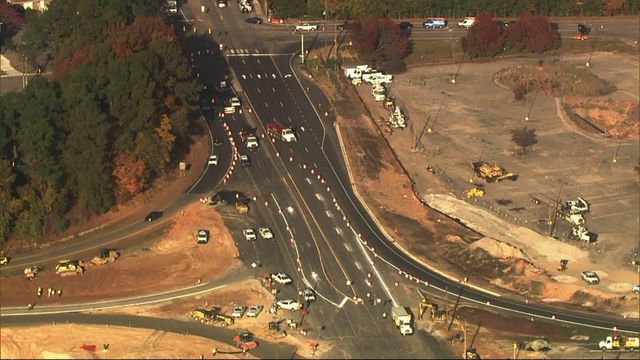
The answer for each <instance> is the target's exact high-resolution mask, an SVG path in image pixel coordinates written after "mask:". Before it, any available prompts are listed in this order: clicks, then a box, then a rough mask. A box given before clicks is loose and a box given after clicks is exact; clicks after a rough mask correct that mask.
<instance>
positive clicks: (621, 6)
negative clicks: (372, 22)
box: [268, 0, 640, 19]
mask: <svg viewBox="0 0 640 360" xmlns="http://www.w3.org/2000/svg"><path fill="white" fill-rule="evenodd" d="M268 4H269V8H270V9H271V10H272V11H273V14H274V16H277V17H284V18H289V17H301V16H302V15H310V16H313V17H316V18H323V16H324V15H323V12H324V11H325V0H269V1H268ZM326 6H327V10H328V11H327V13H328V14H327V16H328V17H329V18H338V19H353V18H357V17H361V16H375V17H390V18H416V17H418V18H420V17H423V18H424V17H433V16H443V17H452V18H460V17H465V16H475V15H476V14H479V13H482V12H487V13H489V14H491V15H492V16H495V17H518V16H519V15H520V14H522V13H523V12H525V11H531V12H533V13H534V14H536V15H542V16H611V15H636V14H638V9H639V7H640V0H582V1H576V0H446V1H445V0H393V1H390V0H326Z"/></svg>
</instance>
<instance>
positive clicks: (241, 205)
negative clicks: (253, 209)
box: [236, 201, 249, 214]
mask: <svg viewBox="0 0 640 360" xmlns="http://www.w3.org/2000/svg"><path fill="white" fill-rule="evenodd" d="M236 210H238V214H246V213H247V212H249V206H248V205H247V204H245V203H243V202H240V201H239V202H237V203H236Z"/></svg>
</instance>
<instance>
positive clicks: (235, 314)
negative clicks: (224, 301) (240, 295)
mask: <svg viewBox="0 0 640 360" xmlns="http://www.w3.org/2000/svg"><path fill="white" fill-rule="evenodd" d="M244 310H245V309H244V306H242V305H233V311H232V312H231V317H232V318H241V317H242V315H244Z"/></svg>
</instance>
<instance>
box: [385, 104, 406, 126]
mask: <svg viewBox="0 0 640 360" xmlns="http://www.w3.org/2000/svg"><path fill="white" fill-rule="evenodd" d="M389 126H391V127H392V128H405V127H406V126H407V120H406V119H405V117H404V113H403V112H402V109H401V108H400V107H399V106H396V107H395V108H394V109H393V111H392V112H391V115H389Z"/></svg>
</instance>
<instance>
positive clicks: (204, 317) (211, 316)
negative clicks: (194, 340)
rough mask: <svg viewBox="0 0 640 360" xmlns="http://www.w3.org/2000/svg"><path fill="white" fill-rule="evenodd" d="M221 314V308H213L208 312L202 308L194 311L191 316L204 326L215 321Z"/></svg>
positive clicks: (199, 307)
mask: <svg viewBox="0 0 640 360" xmlns="http://www.w3.org/2000/svg"><path fill="white" fill-rule="evenodd" d="M219 312H220V308H218V307H212V308H211V309H210V310H207V309H205V308H203V307H201V306H198V307H196V308H195V309H193V310H192V311H191V312H190V313H189V315H190V316H191V317H192V318H194V319H195V320H196V321H199V322H201V323H203V324H209V323H211V322H213V321H215V316H216V314H218V313H219Z"/></svg>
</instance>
